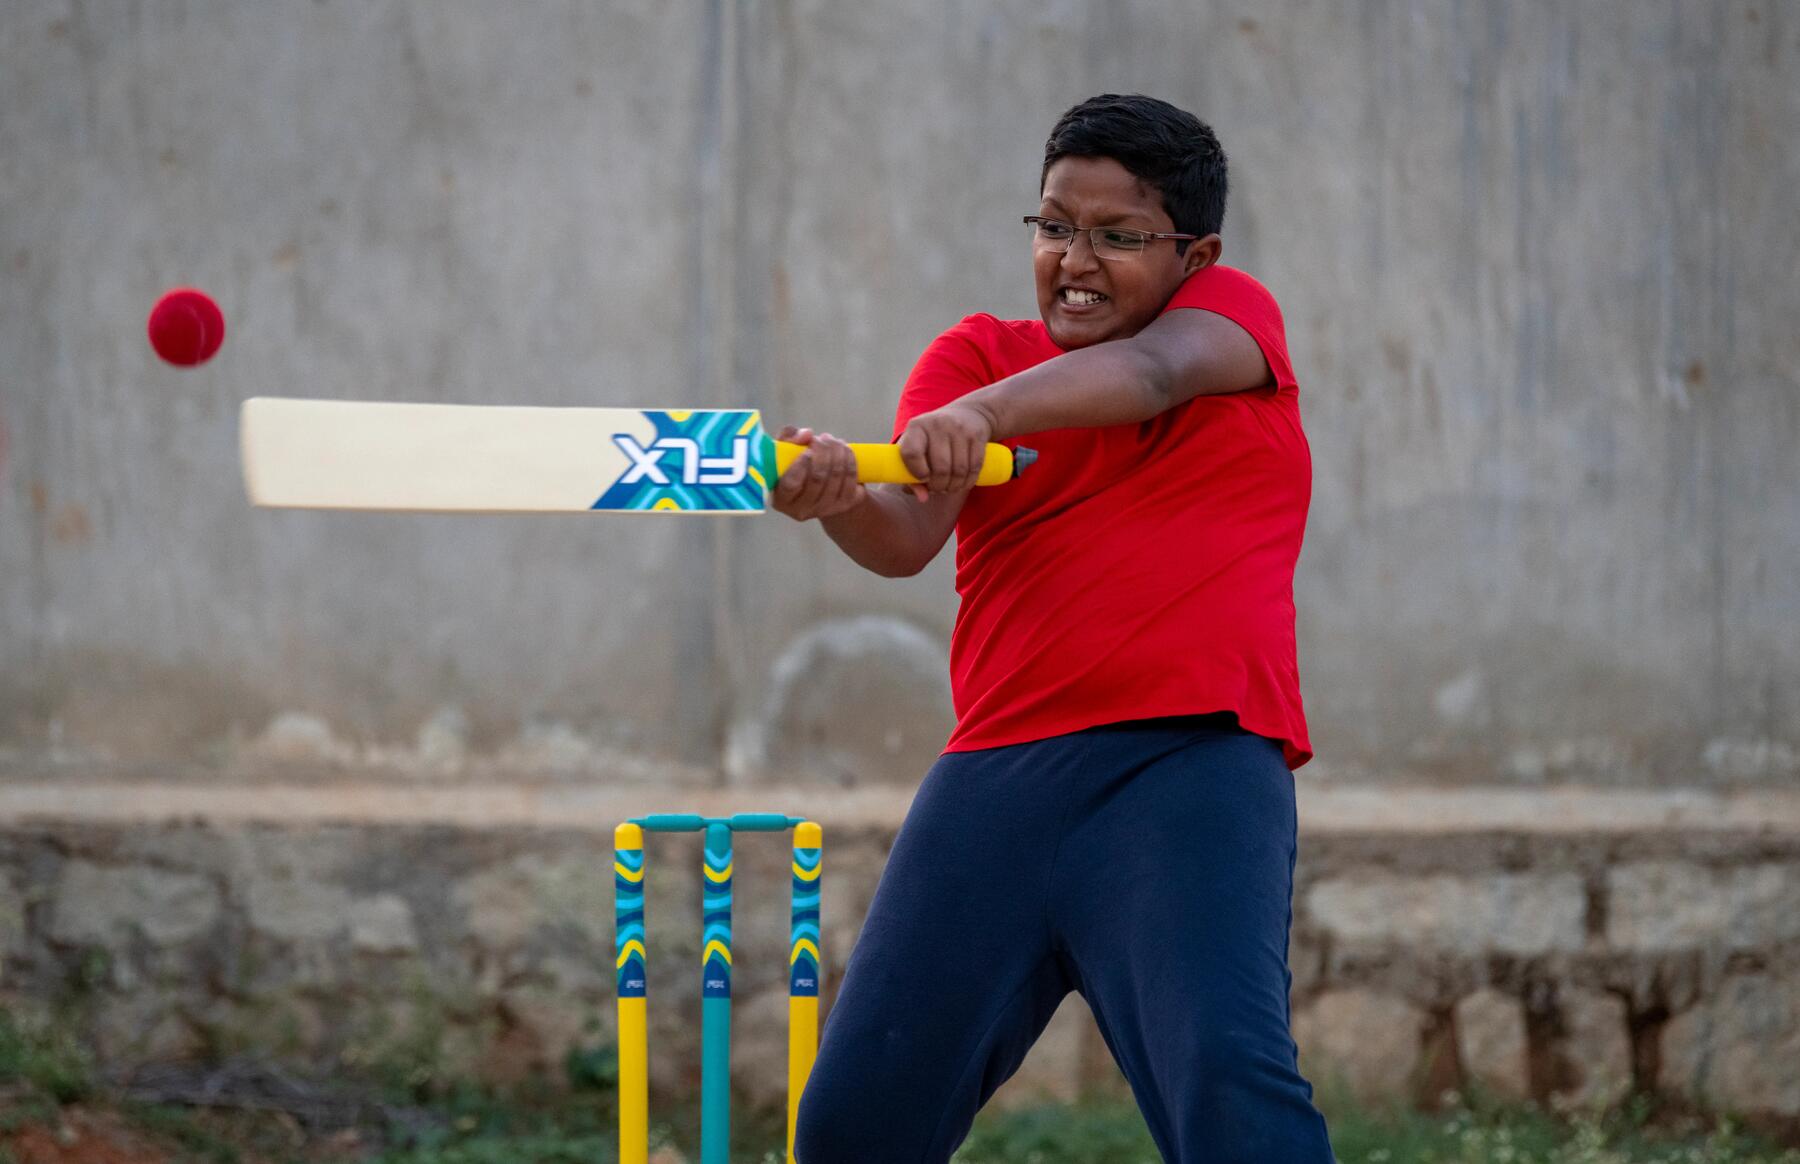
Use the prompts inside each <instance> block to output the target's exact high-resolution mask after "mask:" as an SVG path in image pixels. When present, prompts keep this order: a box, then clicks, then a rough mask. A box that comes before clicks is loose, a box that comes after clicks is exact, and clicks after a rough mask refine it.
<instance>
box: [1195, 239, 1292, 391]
mask: <svg viewBox="0 0 1800 1164" xmlns="http://www.w3.org/2000/svg"><path fill="white" fill-rule="evenodd" d="M1184 307H1197V308H1199V309H1200V310H1202V311H1211V312H1213V313H1214V314H1216V315H1223V316H1224V317H1225V318H1226V319H1229V320H1231V322H1233V323H1235V324H1237V325H1238V326H1239V327H1241V328H1243V329H1244V330H1245V331H1247V332H1249V333H1250V338H1251V339H1253V340H1255V341H1256V346H1257V347H1259V348H1261V349H1262V354H1263V359H1265V360H1267V361H1268V362H1269V370H1270V372H1272V373H1274V376H1275V390H1276V391H1277V392H1292V391H1297V390H1298V389H1299V387H1300V384H1299V381H1297V380H1295V379H1294V367H1293V364H1292V363H1290V362H1289V360H1288V348H1287V328H1286V327H1285V326H1284V325H1283V324H1282V322H1281V307H1280V306H1279V305H1278V304H1277V303H1276V302H1275V297H1274V296H1273V295H1271V294H1269V289H1268V288H1267V287H1264V286H1263V285H1262V284H1261V283H1258V282H1257V281H1256V280H1255V279H1253V278H1251V277H1250V276H1249V275H1246V274H1244V272H1242V271H1240V270H1237V269H1236V268H1234V267H1221V266H1217V265H1214V266H1211V267H1207V268H1205V269H1204V270H1200V271H1196V272H1194V273H1193V274H1192V275H1190V276H1188V279H1187V281H1186V282H1185V283H1183V284H1182V285H1181V286H1180V287H1177V288H1176V289H1175V294H1174V295H1173V296H1172V297H1171V298H1170V299H1169V302H1168V305H1167V306H1165V307H1164V308H1163V310H1164V311H1176V310H1179V309H1181V308H1184Z"/></svg>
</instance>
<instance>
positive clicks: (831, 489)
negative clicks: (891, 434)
mask: <svg viewBox="0 0 1800 1164" xmlns="http://www.w3.org/2000/svg"><path fill="white" fill-rule="evenodd" d="M775 439H776V440H778V441H789V442H791V443H793V444H796V445H806V446H808V447H807V450H806V451H805V452H804V453H801V454H800V458H799V459H798V460H797V461H795V462H794V463H793V464H791V465H789V466H788V470H787V472H785V473H783V474H782V475H781V480H780V481H778V482H776V483H775V488H774V490H773V491H772V492H771V493H770V497H769V503H770V505H771V506H773V508H774V509H775V511H776V512H777V513H785V514H787V515H788V516H789V517H791V518H793V519H794V520H795V521H812V520H813V519H815V518H820V517H835V516H837V515H838V514H840V513H844V512H846V511H848V510H852V509H855V508H856V507H857V506H859V505H861V504H862V503H863V502H864V501H865V500H866V499H867V498H868V495H869V494H868V490H867V489H865V488H864V487H863V484H862V482H860V481H858V480H857V479H856V457H855V456H853V455H852V454H851V452H850V446H849V445H847V444H845V443H844V442H843V441H840V440H838V439H837V438H836V437H834V436H832V435H831V434H830V433H828V432H822V433H817V434H815V433H814V432H813V430H812V429H810V428H795V427H794V426H793V425H791V424H790V425H788V426H787V427H786V428H784V429H782V430H781V431H780V432H778V433H776V434H775Z"/></svg>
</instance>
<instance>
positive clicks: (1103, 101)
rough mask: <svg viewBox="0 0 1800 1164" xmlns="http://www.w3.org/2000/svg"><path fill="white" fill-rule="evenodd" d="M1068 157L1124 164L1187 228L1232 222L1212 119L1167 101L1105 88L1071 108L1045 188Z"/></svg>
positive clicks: (1047, 155)
mask: <svg viewBox="0 0 1800 1164" xmlns="http://www.w3.org/2000/svg"><path fill="white" fill-rule="evenodd" d="M1067 157H1077V158H1111V159H1113V160H1114V161H1115V162H1118V163H1119V164H1120V165H1121V166H1124V167H1125V168H1126V169H1127V170H1129V171H1131V174H1132V176H1133V177H1135V178H1137V179H1138V181H1140V182H1143V183H1144V184H1145V185H1147V186H1150V187H1152V188H1153V189H1155V190H1156V192H1157V193H1158V194H1160V195H1162V202H1163V209H1164V210H1166V211H1168V213H1169V217H1170V218H1171V219H1173V220H1174V222H1175V229H1176V230H1177V231H1178V232H1180V233H1182V234H1198V235H1209V234H1216V233H1218V231H1219V228H1220V227H1221V226H1223V225H1224V223H1225V187H1226V174H1225V151H1224V149H1222V148H1221V147H1220V145H1219V139H1218V137H1217V136H1215V135H1214V134H1213V131H1212V127H1211V126H1209V125H1207V124H1206V123H1205V122H1204V121H1201V120H1200V119H1199V118H1198V117H1195V116H1194V115H1193V114H1191V113H1188V112H1185V111H1183V110H1180V109H1177V108H1175V107H1174V106H1173V105H1170V104H1169V103H1168V102H1167V101H1158V100H1157V99H1156V98H1154V97H1146V96H1144V95H1143V94H1141V93H1132V94H1129V95H1126V96H1120V95H1119V94H1117V93H1102V94H1101V95H1100V96H1098V97H1089V98H1088V99H1087V100H1086V101H1083V102H1082V103H1081V104H1079V105H1077V106H1075V107H1074V108H1073V109H1070V110H1069V111H1068V112H1067V113H1065V114H1063V115H1062V117H1061V118H1060V119H1059V120H1058V121H1057V123H1056V128H1055V129H1052V130H1051V131H1050V140H1049V141H1047V142H1045V143H1044V170H1043V174H1042V175H1041V176H1040V177H1039V178H1038V189H1039V190H1042V189H1043V184H1044V179H1045V178H1048V177H1049V175H1050V167H1051V166H1052V165H1053V164H1055V163H1056V161H1057V160H1058V159H1060V158H1067ZM1176 245H1177V247H1178V248H1179V249H1180V250H1185V249H1186V248H1187V243H1185V242H1182V243H1178V244H1176Z"/></svg>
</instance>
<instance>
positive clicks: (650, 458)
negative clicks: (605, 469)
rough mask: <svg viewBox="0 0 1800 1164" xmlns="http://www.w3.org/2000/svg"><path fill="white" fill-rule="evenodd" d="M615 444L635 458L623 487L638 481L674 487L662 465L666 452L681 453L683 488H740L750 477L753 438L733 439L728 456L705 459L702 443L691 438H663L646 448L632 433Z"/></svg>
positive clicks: (625, 435) (618, 437) (626, 474)
mask: <svg viewBox="0 0 1800 1164" xmlns="http://www.w3.org/2000/svg"><path fill="white" fill-rule="evenodd" d="M613 443H614V444H615V445H618V446H619V448H620V449H621V450H623V452H624V453H625V455H626V456H627V457H629V458H631V468H630V469H628V470H626V472H625V475H624V476H623V477H620V478H619V484H621V485H630V484H632V483H634V482H637V481H648V482H650V483H651V484H652V485H668V484H670V481H669V477H668V475H667V474H666V473H664V472H663V468H662V464H661V461H662V458H663V455H664V454H665V453H678V454H680V455H679V457H678V458H677V463H678V464H679V466H680V468H679V470H678V471H679V472H680V474H681V483H682V484H683V485H738V484H741V483H742V482H743V481H744V479H745V478H747V477H748V476H749V475H750V438H749V437H741V436H740V437H732V438H731V455H730V456H728V457H708V456H705V455H703V454H702V453H701V452H700V442H699V441H696V440H692V439H690V438H688V437H661V438H659V439H657V440H656V441H654V442H652V443H651V445H650V447H649V448H645V447H644V446H643V445H640V444H638V443H637V441H636V440H635V439H634V438H633V437H632V436H631V435H630V434H628V433H620V434H619V435H618V436H615V437H613Z"/></svg>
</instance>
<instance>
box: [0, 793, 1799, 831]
mask: <svg viewBox="0 0 1800 1164" xmlns="http://www.w3.org/2000/svg"><path fill="white" fill-rule="evenodd" d="M1299 799H1300V829H1301V832H1302V833H1303V834H1307V835H1330V834H1348V833H1401V834H1408V835H1415V836H1431V835H1444V836H1450V835H1457V834H1467V833H1525V834H1535V835H1552V836H1562V835H1624V834H1642V833H1696V832H1700V833H1711V832H1743V833H1754V834H1760V835H1766V836H1774V837H1795V836H1800V792H1778V791H1769V790H1759V791H1747V792H1711V791H1702V790H1697V789H1695V790H1680V791H1656V792H1625V791H1618V790H1613V789H1594V788H1556V789H1511V788H1478V789H1455V790H1446V789H1436V788H1409V787H1381V788H1373V787H1353V788H1318V787H1312V786H1309V785H1307V784H1306V783H1305V782H1304V780H1302V783H1301V785H1300V797H1299ZM911 801H912V789H911V788H866V789H840V788H820V787H817V786H806V785H775V786H767V787H760V788H754V789H752V788H712V789H698V788H688V787H672V788H669V789H668V790H667V791H666V792H665V791H659V790H654V789H649V788H646V787H644V786H643V785H641V784H634V785H630V786H624V787H612V786H594V785H586V786H580V785H572V784H562V783H558V784H527V783H518V784H513V783H490V784H459V785H454V786H448V787H441V788H433V787H425V786H420V785H418V784H405V785H391V784H385V783H375V782H370V781H360V780H359V781H353V782H352V781H345V782H341V783H327V784H313V783H308V784H261V783H256V784H192V783H138V782H130V783H101V782H81V781H71V782H58V781H37V782H30V783H23V782H22V783H12V784H6V785H0V823H4V824H17V823H27V822H33V821H44V822H61V823H70V824H82V823H85V824H150V823H156V822H208V823H214V824H277V825H295V824H334V823H335V824H388V825H453V826H464V827H480V828H497V827H523V828H534V827H541V828H558V829H576V830H590V829H591V830H610V829H611V828H612V827H613V825H614V824H616V823H617V822H618V821H620V820H622V819H624V818H626V817H629V816H636V815H640V814H642V813H646V812H653V811H659V810H664V809H670V808H676V807H679V808H680V809H681V810H683V811H695V812H705V813H712V814H725V813H730V812H738V811H752V810H766V809H769V808H771V806H772V807H773V808H776V809H785V810H787V811H790V812H793V811H796V810H798V811H801V812H804V813H805V815H808V816H812V817H816V818H818V819H819V820H822V821H824V822H826V823H827V824H830V825H835V826H838V827H844V828H857V827H876V828H882V827H892V826H894V825H896V824H898V823H899V821H900V820H901V819H902V818H903V817H904V816H905V815H906V808H907V805H908V804H910V803H911Z"/></svg>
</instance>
